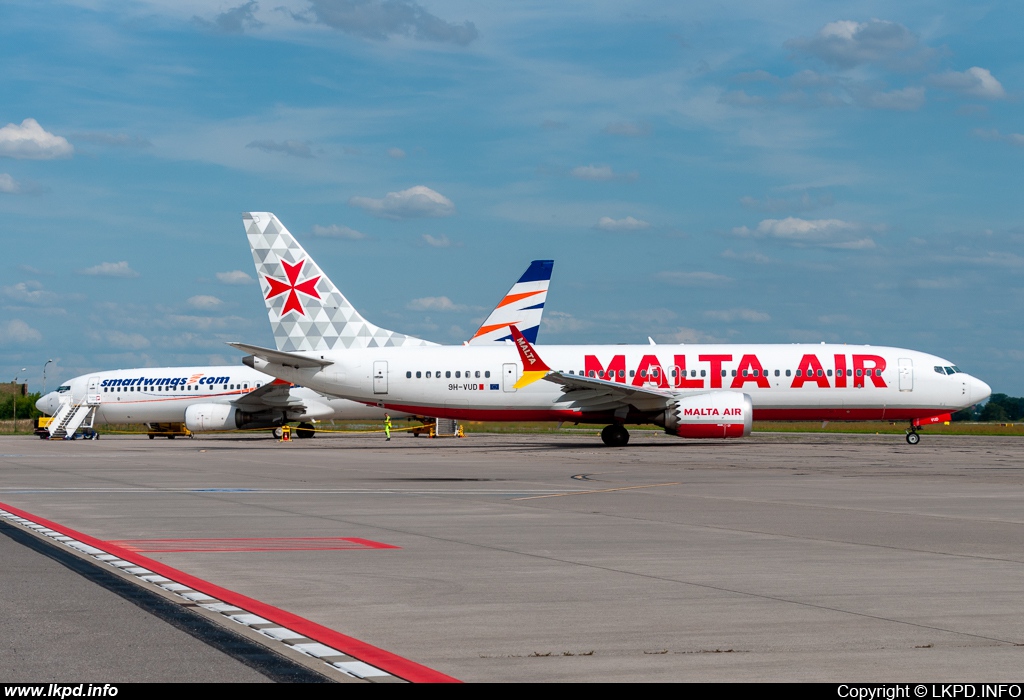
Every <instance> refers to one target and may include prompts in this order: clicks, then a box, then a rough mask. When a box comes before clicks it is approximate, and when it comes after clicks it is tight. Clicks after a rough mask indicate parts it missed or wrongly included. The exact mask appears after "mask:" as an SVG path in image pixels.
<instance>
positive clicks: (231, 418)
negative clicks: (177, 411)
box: [185, 403, 247, 432]
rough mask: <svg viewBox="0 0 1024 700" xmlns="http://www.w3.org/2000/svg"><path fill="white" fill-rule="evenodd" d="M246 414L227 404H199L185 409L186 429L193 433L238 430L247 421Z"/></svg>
mask: <svg viewBox="0 0 1024 700" xmlns="http://www.w3.org/2000/svg"><path fill="white" fill-rule="evenodd" d="M243 416H244V414H243V413H242V412H241V411H238V410H236V409H235V407H234V406H232V405H231V404H226V403H199V404H195V405H193V406H189V407H188V408H186V409H185V427H186V428H188V429H189V430H191V431H192V432H202V431H204V430H237V429H238V428H240V427H242V425H244V424H245V423H246V422H247V421H245V419H244V418H243Z"/></svg>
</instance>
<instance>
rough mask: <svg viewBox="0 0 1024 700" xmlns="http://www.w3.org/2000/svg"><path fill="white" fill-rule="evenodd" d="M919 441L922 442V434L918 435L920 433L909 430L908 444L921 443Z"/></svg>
mask: <svg viewBox="0 0 1024 700" xmlns="http://www.w3.org/2000/svg"><path fill="white" fill-rule="evenodd" d="M919 442H921V436H920V435H918V434H917V433H915V432H909V433H907V443H908V444H910V445H916V444H917V443H919Z"/></svg>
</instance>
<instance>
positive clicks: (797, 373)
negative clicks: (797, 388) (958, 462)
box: [786, 369, 804, 377]
mask: <svg viewBox="0 0 1024 700" xmlns="http://www.w3.org/2000/svg"><path fill="white" fill-rule="evenodd" d="M786 376H787V377H788V376H789V370H788V369H787V370H786ZM796 376H798V377H802V376H804V374H803V370H802V369H798V370H797V371H796Z"/></svg>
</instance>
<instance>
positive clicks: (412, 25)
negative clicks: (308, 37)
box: [292, 0, 479, 46]
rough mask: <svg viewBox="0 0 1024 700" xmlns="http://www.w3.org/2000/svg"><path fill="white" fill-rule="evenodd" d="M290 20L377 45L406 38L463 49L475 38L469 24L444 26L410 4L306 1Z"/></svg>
mask: <svg viewBox="0 0 1024 700" xmlns="http://www.w3.org/2000/svg"><path fill="white" fill-rule="evenodd" d="M292 16H293V17H294V18H295V19H296V20H299V21H300V22H310V21H315V22H319V23H321V24H325V25H327V26H328V27H331V28H332V29H337V30H338V31H341V32H345V33H346V34H354V35H356V36H361V37H363V38H366V39H376V40H378V41H383V40H386V39H388V38H389V37H391V36H409V37H412V38H414V39H419V40H421V41H437V42H441V43H449V44H457V45H459V46H466V45H467V44H469V43H471V42H472V41H473V40H474V39H476V38H477V36H478V35H479V33H478V32H477V30H476V25H474V24H473V23H472V22H469V21H466V22H463V23H462V24H456V23H454V22H446V21H445V20H443V19H441V18H440V17H438V16H437V15H432V14H430V13H429V12H427V10H426V9H425V8H424V7H423V6H422V5H419V4H417V3H415V2H412V1H411V0H310V2H309V8H308V9H307V10H305V11H303V12H302V13H298V14H296V13H292Z"/></svg>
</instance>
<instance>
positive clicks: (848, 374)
mask: <svg viewBox="0 0 1024 700" xmlns="http://www.w3.org/2000/svg"><path fill="white" fill-rule="evenodd" d="M846 376H847V377H852V376H853V370H852V369H848V370H846Z"/></svg>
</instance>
